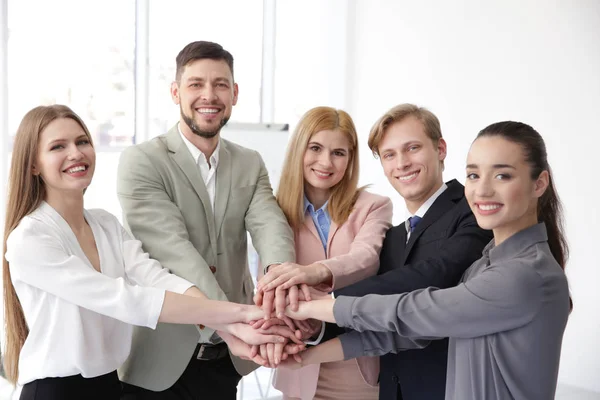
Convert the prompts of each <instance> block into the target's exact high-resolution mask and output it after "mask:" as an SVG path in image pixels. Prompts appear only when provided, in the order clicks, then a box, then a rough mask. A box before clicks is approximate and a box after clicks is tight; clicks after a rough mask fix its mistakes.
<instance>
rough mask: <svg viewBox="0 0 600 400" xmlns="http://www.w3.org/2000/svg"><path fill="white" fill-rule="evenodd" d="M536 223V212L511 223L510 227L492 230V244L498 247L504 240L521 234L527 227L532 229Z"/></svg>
mask: <svg viewBox="0 0 600 400" xmlns="http://www.w3.org/2000/svg"><path fill="white" fill-rule="evenodd" d="M537 223H538V220H537V212H534V213H528V214H527V215H525V216H523V217H522V218H520V219H519V220H517V221H515V222H514V223H511V224H510V225H505V226H499V227H497V228H494V229H493V232H494V244H495V245H496V246H498V245H499V244H500V243H502V242H504V241H505V240H506V239H508V238H510V237H511V236H513V235H515V234H516V233H519V232H521V231H522V230H525V229H527V228H529V227H532V226H534V225H536V224H537Z"/></svg>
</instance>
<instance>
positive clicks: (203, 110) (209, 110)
mask: <svg viewBox="0 0 600 400" xmlns="http://www.w3.org/2000/svg"><path fill="white" fill-rule="evenodd" d="M198 112H199V113H201V114H216V113H218V112H219V110H216V109H214V108H199V109H198Z"/></svg>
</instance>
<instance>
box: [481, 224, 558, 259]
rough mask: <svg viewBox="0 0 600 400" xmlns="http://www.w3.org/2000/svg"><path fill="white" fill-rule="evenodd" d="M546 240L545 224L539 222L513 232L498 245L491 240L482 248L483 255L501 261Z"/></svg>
mask: <svg viewBox="0 0 600 400" xmlns="http://www.w3.org/2000/svg"><path fill="white" fill-rule="evenodd" d="M547 241H548V233H547V231H546V224H545V223H543V222H540V223H538V224H535V225H533V226H530V227H529V228H525V229H523V230H522V231H520V232H517V233H515V234H514V235H512V236H511V237H509V238H508V239H506V240H505V241H504V242H502V243H500V244H499V245H498V246H496V245H495V243H494V240H492V241H491V242H490V243H488V245H487V246H485V248H484V249H483V255H484V256H488V257H489V259H490V262H498V261H503V260H506V259H512V258H515V257H516V256H517V255H518V254H520V253H521V252H522V251H523V250H525V249H527V248H528V247H531V246H532V245H534V244H536V243H540V242H547Z"/></svg>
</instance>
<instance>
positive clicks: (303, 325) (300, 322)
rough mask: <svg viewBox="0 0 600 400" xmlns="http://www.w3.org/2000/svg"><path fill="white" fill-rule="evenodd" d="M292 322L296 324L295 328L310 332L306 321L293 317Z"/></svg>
mask: <svg viewBox="0 0 600 400" xmlns="http://www.w3.org/2000/svg"><path fill="white" fill-rule="evenodd" d="M294 323H295V324H296V328H298V329H300V330H301V331H302V332H307V333H308V332H310V325H309V324H308V323H307V322H306V321H303V320H299V319H295V320H294Z"/></svg>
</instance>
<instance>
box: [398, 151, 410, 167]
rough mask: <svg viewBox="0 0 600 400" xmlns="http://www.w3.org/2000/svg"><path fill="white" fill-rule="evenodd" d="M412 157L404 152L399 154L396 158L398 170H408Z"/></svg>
mask: <svg viewBox="0 0 600 400" xmlns="http://www.w3.org/2000/svg"><path fill="white" fill-rule="evenodd" d="M410 164H411V162H410V157H409V156H408V155H407V154H404V153H403V152H399V153H398V156H397V157H396V168H397V169H408V167H410Z"/></svg>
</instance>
